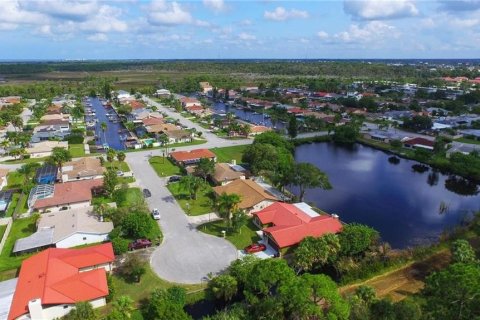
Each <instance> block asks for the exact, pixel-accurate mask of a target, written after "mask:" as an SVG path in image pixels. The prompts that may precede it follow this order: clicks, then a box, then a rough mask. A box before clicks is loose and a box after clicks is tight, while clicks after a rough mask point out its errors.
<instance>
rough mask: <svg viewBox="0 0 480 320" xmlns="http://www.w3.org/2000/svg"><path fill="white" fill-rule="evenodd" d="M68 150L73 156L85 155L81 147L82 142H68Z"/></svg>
mask: <svg viewBox="0 0 480 320" xmlns="http://www.w3.org/2000/svg"><path fill="white" fill-rule="evenodd" d="M68 150H69V151H70V154H71V155H72V157H73V158H78V157H83V156H85V149H84V147H83V143H80V144H69V145H68Z"/></svg>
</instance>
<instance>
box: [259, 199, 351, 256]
mask: <svg viewBox="0 0 480 320" xmlns="http://www.w3.org/2000/svg"><path fill="white" fill-rule="evenodd" d="M253 216H254V218H253V221H254V223H255V224H256V225H257V226H259V227H261V228H263V229H262V231H263V238H264V240H265V241H266V242H267V243H268V244H269V245H270V246H272V247H273V248H275V249H276V250H278V251H281V250H282V249H285V248H289V247H292V246H295V245H298V244H299V243H300V242H301V241H302V240H303V239H304V238H305V237H321V236H323V235H325V234H327V233H339V232H340V231H342V223H341V222H340V220H339V219H338V217H336V216H331V215H328V214H319V213H318V212H316V211H314V210H313V209H312V207H310V206H309V205H308V204H306V203H304V202H301V203H294V204H291V203H283V202H275V203H274V204H272V205H270V206H268V207H266V208H265V209H263V210H261V211H258V212H256V213H254V214H253Z"/></svg>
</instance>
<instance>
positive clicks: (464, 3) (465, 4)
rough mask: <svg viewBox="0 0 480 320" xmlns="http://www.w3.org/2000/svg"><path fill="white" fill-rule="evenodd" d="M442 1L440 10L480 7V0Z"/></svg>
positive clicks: (466, 9) (467, 9)
mask: <svg viewBox="0 0 480 320" xmlns="http://www.w3.org/2000/svg"><path fill="white" fill-rule="evenodd" d="M439 2H440V8H439V9H440V10H442V11H451V12H458V11H473V10H477V9H480V1H478V0H454V1H452V0H448V1H446V0H441V1H439Z"/></svg>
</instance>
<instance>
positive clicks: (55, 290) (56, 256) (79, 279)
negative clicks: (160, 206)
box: [8, 243, 115, 320]
mask: <svg viewBox="0 0 480 320" xmlns="http://www.w3.org/2000/svg"><path fill="white" fill-rule="evenodd" d="M114 260H115V256H114V253H113V248H112V244H111V243H106V244H101V245H97V246H92V247H88V248H82V249H59V248H50V249H47V250H44V251H42V252H41V253H39V254H36V255H34V256H31V257H29V258H27V259H26V260H25V261H23V263H22V266H21V268H20V274H19V276H18V281H17V285H16V289H15V293H14V295H13V299H12V304H11V306H10V312H9V314H8V320H14V319H43V320H50V319H57V318H61V317H63V316H65V315H66V314H68V313H69V312H70V311H71V310H72V309H73V308H74V307H75V303H77V302H81V301H88V302H90V303H91V304H92V306H93V307H94V308H98V307H102V306H105V305H106V300H105V298H106V297H107V296H108V285H107V272H110V271H111V270H112V265H113V261H114Z"/></svg>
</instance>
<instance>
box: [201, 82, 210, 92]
mask: <svg viewBox="0 0 480 320" xmlns="http://www.w3.org/2000/svg"><path fill="white" fill-rule="evenodd" d="M200 88H201V92H202V93H203V94H208V93H209V92H210V91H212V90H213V87H212V85H211V84H210V83H208V82H200Z"/></svg>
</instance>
